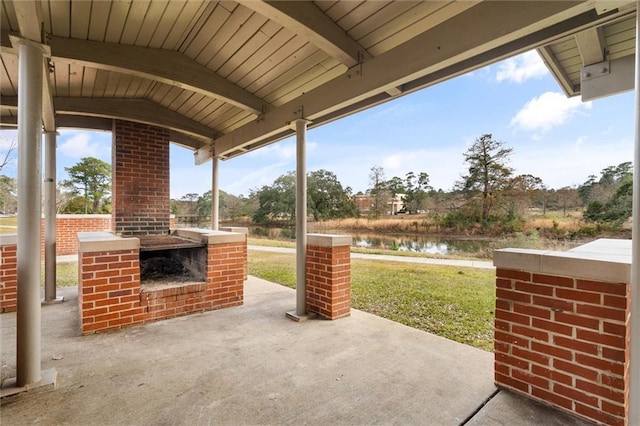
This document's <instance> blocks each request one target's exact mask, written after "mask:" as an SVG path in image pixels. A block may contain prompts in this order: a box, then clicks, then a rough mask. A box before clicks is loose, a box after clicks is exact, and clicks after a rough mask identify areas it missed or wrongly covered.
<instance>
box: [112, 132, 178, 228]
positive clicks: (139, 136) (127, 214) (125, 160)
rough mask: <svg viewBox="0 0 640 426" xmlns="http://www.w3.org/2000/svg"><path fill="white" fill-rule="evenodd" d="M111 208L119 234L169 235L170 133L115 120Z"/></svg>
mask: <svg viewBox="0 0 640 426" xmlns="http://www.w3.org/2000/svg"><path fill="white" fill-rule="evenodd" d="M112 157H113V160H112V169H113V172H112V184H113V191H112V193H113V196H112V205H113V206H112V207H113V217H114V228H115V231H116V233H120V234H122V235H125V236H135V235H152V234H166V233H168V232H169V226H170V224H169V213H170V206H169V132H168V131H167V130H165V129H162V128H159V127H153V126H148V125H146V124H139V123H133V122H129V121H122V120H114V124H113V148H112Z"/></svg>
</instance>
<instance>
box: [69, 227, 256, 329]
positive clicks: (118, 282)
mask: <svg viewBox="0 0 640 426" xmlns="http://www.w3.org/2000/svg"><path fill="white" fill-rule="evenodd" d="M204 232H206V231H204ZM222 234H225V233H222ZM227 234H228V235H214V236H213V237H220V238H213V237H212V236H210V235H207V236H205V238H209V244H208V246H207V272H206V282H205V281H203V282H201V283H200V282H196V283H185V284H184V285H176V286H170V287H167V286H153V285H151V286H146V285H142V286H141V284H140V261H139V247H138V245H139V240H138V239H137V238H118V237H112V238H108V239H107V241H108V242H107V244H111V247H123V246H125V247H127V246H129V247H127V248H126V249H124V250H105V251H92V250H95V247H99V246H100V244H101V242H104V240H105V239H104V238H102V239H97V240H94V241H87V242H86V244H92V245H93V248H90V249H89V250H87V249H86V247H83V242H82V241H81V242H80V253H79V268H78V274H79V278H78V282H79V286H78V303H79V304H80V313H81V314H80V315H81V331H82V333H83V334H88V333H95V332H99V331H105V330H110V329H117V328H121V327H125V326H130V325H135V324H142V323H147V322H152V321H158V320H161V319H167V318H173V317H177V316H180V315H186V314H190V313H196V312H204V311H209V310H214V309H222V308H227V307H231V306H238V305H242V303H243V300H244V285H243V284H244V283H243V282H244V269H243V265H244V257H243V256H244V253H245V252H246V248H245V246H246V242H245V239H244V236H243V235H240V234H229V233H227ZM81 238H82V237H81ZM111 247H110V248H111Z"/></svg>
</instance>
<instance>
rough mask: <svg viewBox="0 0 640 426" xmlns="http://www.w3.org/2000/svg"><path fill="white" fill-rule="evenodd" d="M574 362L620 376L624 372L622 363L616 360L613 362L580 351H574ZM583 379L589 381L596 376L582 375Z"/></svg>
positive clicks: (593, 379)
mask: <svg viewBox="0 0 640 426" xmlns="http://www.w3.org/2000/svg"><path fill="white" fill-rule="evenodd" d="M575 359H576V363H578V364H580V365H584V366H585V367H592V368H594V369H597V370H599V371H604V372H607V373H613V374H617V375H620V376H622V375H623V374H624V364H623V363H618V362H614V361H609V360H605V359H602V358H597V357H593V356H589V355H585V354H581V353H576V358H575ZM583 377H584V378H585V379H588V380H591V381H595V380H596V378H594V377H591V376H590V377H585V376H583Z"/></svg>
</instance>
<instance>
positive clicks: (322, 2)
mask: <svg viewBox="0 0 640 426" xmlns="http://www.w3.org/2000/svg"><path fill="white" fill-rule="evenodd" d="M313 3H314V4H315V5H316V6H318V9H320V10H321V11H323V12H326V11H327V9H329V8H330V7H331V6H333V5H334V4H336V3H337V0H315V1H314V2H313Z"/></svg>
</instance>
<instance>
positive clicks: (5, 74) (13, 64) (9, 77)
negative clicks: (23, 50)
mask: <svg viewBox="0 0 640 426" xmlns="http://www.w3.org/2000/svg"><path fill="white" fill-rule="evenodd" d="M0 58H2V67H1V70H2V74H1V75H0V76H1V77H2V78H0V83H1V87H2V95H3V96H17V95H18V56H17V55H9V54H4V53H3V54H1V55H0Z"/></svg>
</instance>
